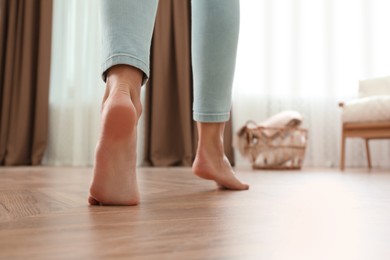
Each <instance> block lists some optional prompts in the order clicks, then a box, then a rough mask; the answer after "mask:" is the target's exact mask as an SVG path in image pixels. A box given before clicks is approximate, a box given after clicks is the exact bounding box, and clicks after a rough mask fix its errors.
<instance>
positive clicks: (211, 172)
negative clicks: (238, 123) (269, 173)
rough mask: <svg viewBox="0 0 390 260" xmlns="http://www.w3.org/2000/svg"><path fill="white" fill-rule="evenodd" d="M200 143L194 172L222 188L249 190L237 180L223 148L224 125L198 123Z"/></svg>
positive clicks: (193, 167) (193, 166) (247, 186)
mask: <svg viewBox="0 0 390 260" xmlns="http://www.w3.org/2000/svg"><path fill="white" fill-rule="evenodd" d="M197 125H198V132H199V143H198V151H197V153H196V158H195V161H194V163H193V165H192V171H193V172H194V173H195V174H196V175H197V176H199V177H201V178H203V179H206V180H213V181H215V182H216V183H217V184H218V186H219V187H220V188H224V189H229V190H247V189H249V185H247V184H243V183H242V182H241V181H240V180H238V179H237V177H236V176H235V173H234V171H233V169H232V167H231V165H230V162H229V160H228V159H227V157H226V155H225V152H224V148H223V131H224V123H198V124H197Z"/></svg>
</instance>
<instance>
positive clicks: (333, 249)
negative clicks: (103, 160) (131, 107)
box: [0, 167, 390, 259]
mask: <svg viewBox="0 0 390 260" xmlns="http://www.w3.org/2000/svg"><path fill="white" fill-rule="evenodd" d="M238 174H239V175H240V178H242V179H243V180H244V181H246V182H248V183H250V184H251V188H250V190H249V191H243V192H231V191H222V190H217V189H215V185H214V184H213V183H209V182H206V181H203V180H200V179H197V178H196V177H194V176H193V175H192V174H191V171H190V169H189V168H157V169H154V168H153V169H152V168H141V169H139V179H140V189H141V192H142V195H143V196H142V201H141V204H140V205H139V206H136V207H100V206H94V207H90V206H88V205H87V204H86V201H87V195H88V186H89V182H90V177H91V169H89V168H45V167H34V168H1V169H0V259H389V256H390V247H389V246H388V243H389V241H390V227H389V225H388V222H389V219H390V199H389V198H390V171H389V170H383V169H382V170H378V169H375V170H371V172H368V171H366V170H349V171H347V172H345V173H341V172H339V171H334V170H318V169H317V170H304V171H299V172H297V171H291V172H290V171H280V172H278V171H252V170H250V169H242V170H239V171H238Z"/></svg>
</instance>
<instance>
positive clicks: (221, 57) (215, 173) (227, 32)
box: [192, 0, 249, 190]
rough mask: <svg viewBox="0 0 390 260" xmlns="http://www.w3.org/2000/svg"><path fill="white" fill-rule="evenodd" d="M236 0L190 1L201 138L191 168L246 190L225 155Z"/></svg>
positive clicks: (236, 28) (235, 38)
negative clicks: (224, 134)
mask: <svg viewBox="0 0 390 260" xmlns="http://www.w3.org/2000/svg"><path fill="white" fill-rule="evenodd" d="M239 12H240V10H239V0H193V1H192V62H193V63H192V65H193V74H194V104H193V112H194V120H195V121H197V127H198V133H199V143H198V150H197V154H196V158H195V162H194V164H193V167H192V168H193V171H194V173H195V174H196V175H198V176H199V177H201V178H204V179H209V180H214V181H216V182H217V184H218V185H219V186H221V187H224V188H228V189H233V190H245V189H248V188H249V186H248V185H246V184H243V183H241V182H240V181H239V180H238V179H237V178H236V177H235V174H234V172H233V169H232V167H231V165H230V163H229V161H228V159H227V158H226V156H225V154H224V149H223V132H224V127H225V122H226V121H228V120H229V116H230V108H231V93H232V84H233V75H234V67H235V60H236V51H237V41H238V32H239Z"/></svg>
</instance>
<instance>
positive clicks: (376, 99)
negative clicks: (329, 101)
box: [339, 77, 390, 170]
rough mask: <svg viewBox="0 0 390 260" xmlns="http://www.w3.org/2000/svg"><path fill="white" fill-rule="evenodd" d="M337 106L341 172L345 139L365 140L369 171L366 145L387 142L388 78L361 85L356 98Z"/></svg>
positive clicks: (389, 113)
mask: <svg viewBox="0 0 390 260" xmlns="http://www.w3.org/2000/svg"><path fill="white" fill-rule="evenodd" d="M339 106H340V107H341V109H342V136H341V158H340V169H341V170H344V167H345V149H346V147H345V144H346V138H363V139H364V140H365V146H366V154H367V163H368V167H369V168H371V156H370V148H369V141H370V140H371V139H385V138H390V77H382V78H375V79H368V80H362V81H360V82H359V97H358V98H356V99H354V100H351V101H349V102H346V103H339ZM389 159H390V158H389Z"/></svg>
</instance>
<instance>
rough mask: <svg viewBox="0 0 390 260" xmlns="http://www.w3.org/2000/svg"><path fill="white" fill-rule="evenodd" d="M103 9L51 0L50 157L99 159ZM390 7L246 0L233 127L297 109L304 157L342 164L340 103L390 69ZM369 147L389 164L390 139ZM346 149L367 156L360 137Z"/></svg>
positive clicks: (378, 1) (58, 161)
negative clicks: (305, 140) (304, 131)
mask: <svg viewBox="0 0 390 260" xmlns="http://www.w3.org/2000/svg"><path fill="white" fill-rule="evenodd" d="M98 9H99V4H98V1H96V0H83V1H80V0H55V2H54V21H53V22H54V24H53V45H52V72H51V73H52V74H51V89H50V131H49V145H48V149H47V152H46V157H45V163H46V164H50V165H91V164H92V163H93V153H94V148H95V144H96V140H97V137H98V133H99V127H100V125H99V124H100V117H99V112H100V102H101V97H102V94H103V91H104V83H103V82H102V80H101V78H100V64H101V60H100V25H99V22H100V20H99V10H98ZM389 9H390V2H389V1H387V0H256V1H251V0H242V1H241V32H240V41H239V50H238V57H237V66H236V75H235V84H234V100H233V115H234V116H233V118H234V126H235V129H237V128H238V127H239V126H241V125H242V124H244V122H245V121H246V120H248V119H255V120H258V121H261V120H263V119H265V118H267V117H268V116H270V115H272V114H274V113H276V112H279V111H281V110H284V109H295V110H298V111H300V112H301V113H302V114H303V115H304V116H305V121H304V126H305V127H307V128H308V129H309V131H310V141H309V146H308V150H307V156H306V161H305V164H306V165H307V166H335V165H337V164H338V160H339V153H340V128H341V123H340V111H339V108H338V107H337V103H338V102H339V101H343V100H347V99H349V98H352V97H354V96H356V95H357V82H358V80H359V79H364V78H369V77H376V76H385V75H390V47H389V46H390V34H389V33H388V31H389V27H390V16H389V15H388V10H389ZM142 122H143V121H142V119H141V121H140V126H139V127H140V128H139V133H140V134H139V138H138V142H139V146H138V148H139V151H138V154H141V153H142V150H141V149H142V140H143V135H142V134H141V133H142V128H143V126H142ZM371 147H372V157H373V158H372V159H373V164H374V165H376V166H386V167H389V166H390V160H389V158H390V142H388V141H373V142H372V144H371ZM236 158H237V160H238V165H240V164H241V165H242V164H247V162H246V161H245V160H243V159H242V158H241V157H240V156H239V155H237V157H236ZM346 159H347V165H350V166H365V164H366V161H365V153H364V146H363V142H362V141H360V140H353V141H348V143H347V158H346Z"/></svg>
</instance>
